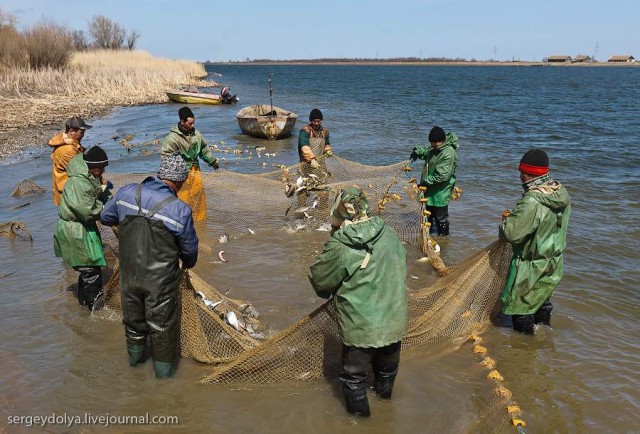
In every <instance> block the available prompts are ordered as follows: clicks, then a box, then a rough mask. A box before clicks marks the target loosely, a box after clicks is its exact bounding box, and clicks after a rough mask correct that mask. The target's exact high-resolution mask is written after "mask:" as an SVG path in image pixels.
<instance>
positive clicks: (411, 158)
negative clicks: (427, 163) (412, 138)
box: [409, 148, 418, 163]
mask: <svg viewBox="0 0 640 434" xmlns="http://www.w3.org/2000/svg"><path fill="white" fill-rule="evenodd" d="M417 159H418V153H417V152H416V148H413V151H411V155H409V161H411V162H412V163H413V162H414V161H416V160H417Z"/></svg>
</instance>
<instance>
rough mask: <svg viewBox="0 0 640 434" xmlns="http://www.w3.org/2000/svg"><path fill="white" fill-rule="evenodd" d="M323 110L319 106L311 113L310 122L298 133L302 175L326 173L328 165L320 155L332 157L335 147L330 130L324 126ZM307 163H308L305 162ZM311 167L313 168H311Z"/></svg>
mask: <svg viewBox="0 0 640 434" xmlns="http://www.w3.org/2000/svg"><path fill="white" fill-rule="evenodd" d="M322 119H323V117H322V112H321V111H320V110H318V109H317V108H314V109H313V110H311V113H309V124H308V125H305V126H304V127H302V129H301V130H300V134H299V135H298V155H299V157H300V166H299V167H301V168H303V169H302V170H301V172H303V173H304V174H303V173H301V175H302V176H305V175H306V174H308V173H316V172H317V173H316V174H318V173H320V174H325V175H324V177H325V178H326V176H327V175H326V173H327V166H326V164H325V162H324V159H321V160H320V161H319V160H318V157H320V156H322V157H331V156H332V155H333V149H332V148H331V142H330V141H329V130H328V129H326V128H323V126H322ZM305 163H306V164H305ZM310 169H311V170H310Z"/></svg>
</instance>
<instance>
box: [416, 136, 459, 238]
mask: <svg viewBox="0 0 640 434" xmlns="http://www.w3.org/2000/svg"><path fill="white" fill-rule="evenodd" d="M429 142H431V146H430V147H426V146H425V147H417V148H413V151H411V155H410V156H409V159H410V160H411V161H416V160H417V159H420V160H425V164H424V168H423V169H422V177H421V178H420V185H421V186H425V187H427V191H426V193H425V197H426V198H427V200H428V202H427V207H426V208H427V211H429V212H430V213H431V214H430V215H429V223H431V226H429V232H430V233H433V232H435V231H437V233H438V235H443V236H445V237H448V236H449V201H450V200H451V195H452V193H453V189H454V187H455V185H456V167H457V165H458V154H457V153H456V148H457V147H458V136H457V135H456V134H455V133H448V134H445V133H444V130H443V129H442V128H440V127H438V126H436V127H433V128H432V129H431V131H430V132H429Z"/></svg>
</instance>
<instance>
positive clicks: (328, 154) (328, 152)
mask: <svg viewBox="0 0 640 434" xmlns="http://www.w3.org/2000/svg"><path fill="white" fill-rule="evenodd" d="M324 155H325V157H332V156H333V151H331V150H329V151H327V152H325V153H324Z"/></svg>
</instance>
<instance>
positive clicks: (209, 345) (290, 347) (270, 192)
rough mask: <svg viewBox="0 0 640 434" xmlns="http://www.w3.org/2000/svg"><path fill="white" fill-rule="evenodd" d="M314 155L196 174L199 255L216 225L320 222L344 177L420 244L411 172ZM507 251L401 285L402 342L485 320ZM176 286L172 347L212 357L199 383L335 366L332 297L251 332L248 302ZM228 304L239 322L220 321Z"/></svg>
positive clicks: (493, 250)
mask: <svg viewBox="0 0 640 434" xmlns="http://www.w3.org/2000/svg"><path fill="white" fill-rule="evenodd" d="M324 163H325V164H322V165H321V168H325V167H326V172H325V171H323V170H321V171H318V170H315V171H314V170H313V169H311V168H310V167H309V166H307V165H301V166H300V167H298V165H295V166H289V167H286V166H278V167H277V170H274V171H272V172H269V173H264V174H253V175H250V174H240V173H234V172H229V171H224V170H220V171H217V172H214V173H211V174H209V175H206V176H204V177H203V183H204V187H205V191H206V194H207V198H206V199H204V200H206V210H207V220H206V222H204V226H198V227H197V228H198V235H199V237H200V238H201V247H200V253H201V255H206V254H209V253H210V252H211V251H212V247H211V243H216V242H217V241H216V240H217V238H216V237H217V236H218V235H219V234H227V235H229V236H230V235H241V234H243V233H247V232H256V231H275V230H281V229H283V228H284V229H287V230H290V231H303V230H312V229H322V228H323V227H325V228H327V226H328V217H329V209H330V207H331V205H332V202H333V198H334V197H335V194H336V193H337V192H338V191H339V189H340V188H341V187H344V186H346V185H357V186H358V187H360V188H361V189H362V190H363V191H364V192H365V193H366V194H367V196H368V198H369V201H370V205H371V206H370V208H371V212H372V214H373V215H379V216H381V217H382V218H383V219H384V221H385V222H386V223H387V224H388V225H389V226H391V227H392V228H393V229H395V230H396V232H397V233H398V234H399V236H400V239H401V240H402V241H403V242H406V243H410V244H415V245H418V246H424V245H429V246H430V243H425V242H424V241H425V240H424V237H425V230H424V229H425V228H424V226H421V224H422V222H423V218H422V216H421V211H420V205H419V203H418V201H417V200H416V198H417V186H416V183H415V179H412V178H409V176H408V175H407V174H406V172H405V170H406V167H405V164H404V163H399V164H395V165H391V166H376V167H374V166H366V165H362V164H358V163H355V162H352V161H348V160H345V159H342V158H339V157H332V158H328V159H326V161H325V162H324ZM145 176H146V175H141V174H138V175H136V174H129V175H122V174H120V175H113V174H111V175H110V178H111V179H112V180H113V181H114V184H116V185H119V186H122V185H125V184H127V183H130V182H140V181H141V180H142V179H143V178H144V177H145ZM327 229H328V228H327ZM427 233H428V231H427ZM211 234H214V236H211ZM207 235H209V236H207ZM114 240H115V238H114V237H113V235H111V236H108V235H106V234H105V237H104V243H105V251H107V252H112V253H113V254H110V255H108V256H111V260H112V261H114V260H115V254H116V253H117V252H116V250H115V248H114V245H116V243H115V241H114ZM206 240H213V241H210V242H207V241H206ZM427 250H429V249H427ZM430 250H431V252H430V253H433V249H430ZM425 253H429V252H425ZM509 254H510V247H509V246H508V245H507V244H505V243H502V242H496V243H494V244H492V245H491V246H489V247H488V248H486V249H483V250H482V251H480V252H479V253H477V254H475V255H474V256H472V257H471V258H469V259H467V260H466V261H464V262H463V263H461V264H459V265H458V266H456V267H454V268H450V269H448V270H447V271H448V272H449V273H448V275H447V276H446V277H443V278H441V279H439V280H438V281H437V282H436V284H435V285H433V286H431V287H426V288H422V289H420V290H418V291H415V292H412V293H410V294H409V328H408V334H407V337H406V339H405V340H404V341H403V349H404V350H406V349H409V348H415V347H419V346H421V345H426V344H431V343H436V342H441V341H444V340H451V339H455V338H460V337H467V336H469V334H471V333H472V332H473V331H474V330H476V329H478V327H480V326H481V325H482V324H483V323H486V320H487V319H488V318H489V316H490V314H491V312H492V311H493V309H494V307H495V303H496V300H497V299H498V295H499V292H500V290H501V288H502V286H503V284H504V277H505V276H506V267H507V265H508V259H509ZM432 262H433V261H432ZM309 265H310V264H309ZM433 265H434V266H435V264H433ZM115 268H116V272H115V273H114V275H113V277H112V278H111V279H110V281H109V283H108V284H107V286H106V292H107V305H108V306H110V307H111V308H113V309H116V310H119V309H120V305H119V303H120V301H119V298H120V297H118V296H115V295H116V294H117V293H118V287H119V282H118V280H119V279H118V273H117V266H116V267H115ZM439 271H441V270H439ZM180 289H181V293H182V304H181V309H182V320H181V321H182V322H181V324H182V330H181V352H182V355H183V356H184V357H191V358H194V359H196V360H198V361H201V362H205V363H211V364H215V365H216V366H215V367H213V368H212V372H211V374H210V375H208V376H206V378H204V379H203V382H205V383H216V382H236V381H242V382H251V383H269V382H279V381H284V380H307V379H314V378H319V377H321V376H323V375H327V374H331V373H334V372H336V371H337V369H338V367H339V362H340V360H339V355H340V348H341V339H340V335H339V331H338V327H337V321H336V318H335V309H334V307H333V303H332V301H329V302H327V303H325V304H324V305H322V306H321V307H319V308H318V309H316V310H315V311H313V312H312V313H310V314H309V315H307V316H305V317H304V318H302V319H301V320H300V321H298V322H296V323H295V324H293V325H291V326H290V327H289V328H287V329H286V330H283V331H281V332H279V333H277V334H275V335H274V336H272V337H270V338H269V339H267V340H260V339H256V337H258V336H259V335H260V333H259V330H260V329H261V328H263V329H264V327H263V326H261V325H260V323H258V321H257V320H256V319H255V318H254V316H255V315H252V313H254V312H255V310H254V309H253V308H252V307H251V308H250V309H247V306H250V305H249V304H248V303H246V302H243V301H240V300H233V299H230V298H228V297H225V296H224V295H222V294H221V293H220V291H218V290H217V289H216V288H214V287H213V286H211V285H210V284H208V283H207V282H204V281H203V280H202V279H200V278H199V277H198V276H197V275H196V274H195V273H193V272H189V273H188V275H187V274H186V273H185V274H183V276H182V278H181V281H180ZM203 299H204V300H206V302H205V301H204V300H203ZM217 302H220V303H217ZM213 305H215V307H212V306H213ZM229 312H233V313H234V316H235V317H236V318H237V319H238V321H239V322H240V323H241V326H240V327H237V326H236V327H233V326H232V325H230V321H229V318H228V315H229Z"/></svg>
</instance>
